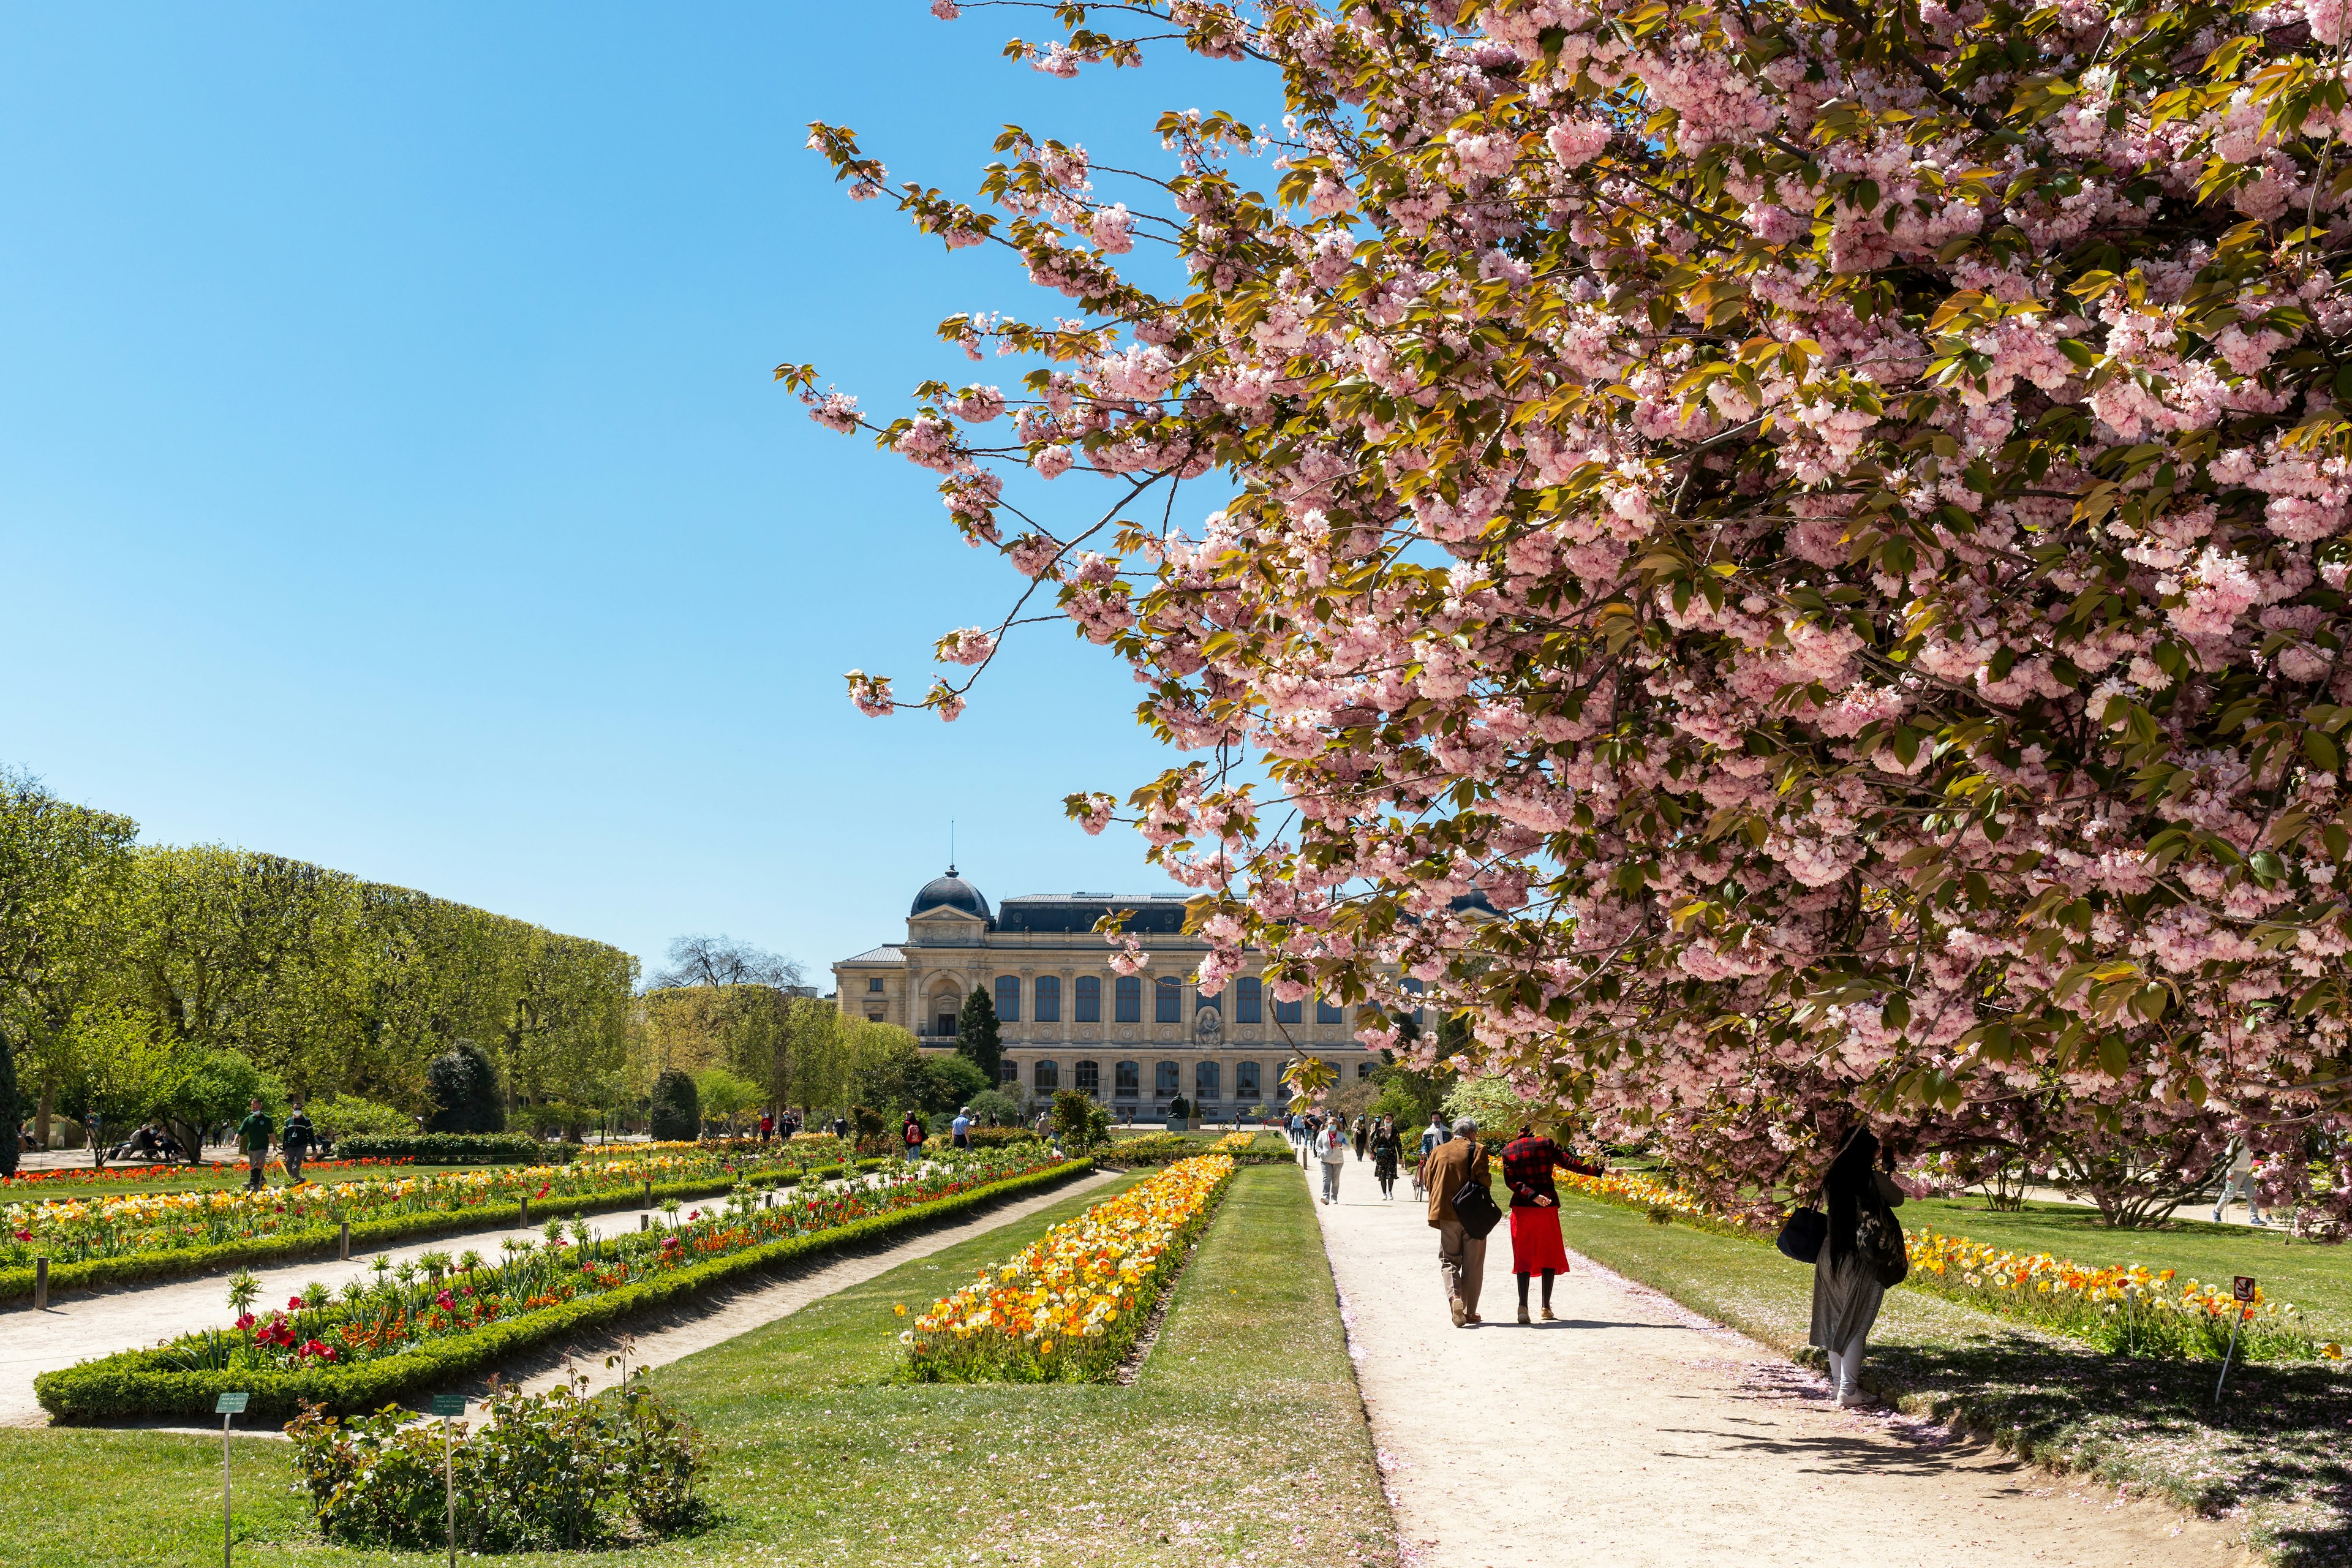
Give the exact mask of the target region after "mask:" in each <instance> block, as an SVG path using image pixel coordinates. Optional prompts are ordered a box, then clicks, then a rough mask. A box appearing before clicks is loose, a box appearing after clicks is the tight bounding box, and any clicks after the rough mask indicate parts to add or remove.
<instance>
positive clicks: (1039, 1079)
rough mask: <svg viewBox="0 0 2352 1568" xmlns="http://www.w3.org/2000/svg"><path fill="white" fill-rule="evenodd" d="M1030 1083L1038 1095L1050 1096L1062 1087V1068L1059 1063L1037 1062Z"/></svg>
mask: <svg viewBox="0 0 2352 1568" xmlns="http://www.w3.org/2000/svg"><path fill="white" fill-rule="evenodd" d="M1031 1081H1032V1082H1034V1084H1036V1086H1037V1092H1038V1093H1039V1094H1051V1093H1053V1092H1054V1091H1055V1089H1059V1088H1061V1087H1062V1067H1061V1064H1060V1063H1059V1062H1039V1063H1038V1064H1037V1066H1036V1068H1035V1070H1034V1077H1033V1078H1032V1079H1031Z"/></svg>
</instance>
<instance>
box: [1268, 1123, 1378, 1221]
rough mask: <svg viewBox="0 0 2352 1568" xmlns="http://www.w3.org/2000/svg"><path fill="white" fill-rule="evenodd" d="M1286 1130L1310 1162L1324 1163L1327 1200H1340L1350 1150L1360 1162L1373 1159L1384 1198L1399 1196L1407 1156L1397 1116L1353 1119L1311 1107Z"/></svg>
mask: <svg viewBox="0 0 2352 1568" xmlns="http://www.w3.org/2000/svg"><path fill="white" fill-rule="evenodd" d="M1285 1130H1286V1131H1287V1133H1288V1134H1289V1137H1290V1142H1291V1147H1293V1148H1294V1149H1297V1150H1298V1151H1299V1152H1300V1155H1301V1157H1302V1158H1303V1159H1304V1160H1306V1161H1307V1163H1313V1164H1318V1165H1320V1166H1321V1167H1322V1169H1323V1201H1324V1202H1325V1203H1327V1204H1336V1203H1338V1202H1339V1173H1340V1172H1342V1171H1344V1170H1346V1169H1347V1168H1348V1158H1349V1154H1350V1153H1353V1154H1354V1156H1355V1158H1356V1161H1357V1163H1362V1162H1363V1161H1365V1160H1367V1159H1369V1160H1370V1161H1371V1163H1372V1180H1373V1181H1375V1182H1378V1183H1379V1184H1380V1187H1381V1201H1383V1202H1388V1201H1391V1200H1393V1199H1394V1198H1395V1196H1396V1184H1397V1171H1398V1167H1399V1166H1400V1165H1401V1164H1402V1162H1403V1157H1404V1140H1403V1139H1402V1136H1401V1135H1400V1134H1399V1133H1398V1131H1397V1128H1396V1120H1395V1118H1393V1117H1388V1116H1359V1117H1357V1118H1356V1119H1355V1121H1353V1122H1350V1121H1348V1120H1347V1119H1346V1118H1344V1117H1339V1116H1326V1115H1324V1114H1323V1113H1322V1112H1320V1111H1312V1110H1310V1111H1307V1112H1303V1113H1300V1114H1297V1115H1294V1116H1292V1117H1291V1118H1290V1120H1289V1121H1287V1122H1286V1123H1285Z"/></svg>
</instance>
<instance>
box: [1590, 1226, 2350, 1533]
mask: <svg viewBox="0 0 2352 1568" xmlns="http://www.w3.org/2000/svg"><path fill="white" fill-rule="evenodd" d="M1559 1212H1560V1226H1561V1230H1562V1232H1563V1234H1564V1235H1565V1236H1566V1237H1567V1239H1568V1244H1569V1245H1570V1247H1575V1248H1576V1249H1577V1250H1579V1251H1580V1252H1582V1253H1584V1254H1585V1255H1586V1256H1587V1257H1589V1258H1592V1259H1593V1260H1594V1261H1596V1262H1598V1263H1601V1264H1603V1265H1605V1266H1607V1267H1608V1268H1612V1269H1614V1270H1616V1271H1617V1272H1618V1273H1620V1274H1622V1275H1624V1276H1625V1277H1626V1278H1627V1279H1633V1280H1637V1281H1639V1282H1640V1283H1642V1284H1643V1285H1646V1286H1648V1287H1650V1288H1651V1289H1654V1290H1657V1291H1659V1292H1661V1293H1662V1294H1664V1295H1666V1296H1670V1297H1672V1298H1674V1299H1675V1300H1677V1301H1680V1302H1681V1303H1683V1304H1684V1305H1685V1306H1686V1307H1689V1308H1691V1309H1692V1310H1695V1311H1698V1312H1701V1313H1704V1314H1705V1315H1706V1316H1707V1317H1710V1318H1712V1319H1714V1320H1716V1321H1717V1322H1720V1323H1725V1324H1727V1325H1728V1326H1730V1327H1732V1328H1735V1329H1738V1331H1741V1332H1742V1333H1744V1334H1746V1335H1748V1337H1749V1338H1750V1339H1753V1340H1755V1341H1757V1342H1759V1343H1761V1344H1764V1345H1766V1346H1769V1348H1771V1349H1773V1350H1775V1351H1778V1352H1780V1353H1782V1354H1784V1355H1787V1356H1789V1357H1790V1359H1791V1360H1794V1361H1797V1362H1800V1363H1804V1364H1806V1365H1809V1366H1815V1367H1818V1366H1820V1365H1821V1364H1822V1355H1821V1352H1819V1351H1817V1350H1814V1349H1812V1348H1811V1346H1810V1345H1808V1344H1807V1343H1806V1339H1807V1337H1808V1334H1809V1333H1810V1331H1811V1311H1812V1270H1811V1268H1806V1267H1804V1266H1802V1265H1800V1264H1795V1263H1791V1262H1790V1261H1789V1260H1788V1259H1787V1258H1782V1257H1781V1256H1780V1254H1779V1253H1777V1252H1775V1251H1773V1250H1772V1249H1771V1248H1770V1247H1759V1246H1757V1245H1756V1244H1755V1243H1753V1242H1750V1241H1746V1240H1739V1239H1735V1238H1733V1237H1727V1236H1720V1235H1713V1234H1709V1233H1707V1232H1706V1231H1702V1230H1698V1229H1695V1228H1692V1227H1690V1226H1684V1225H1680V1224H1675V1225H1664V1226H1661V1225H1654V1224H1652V1223H1650V1221H1649V1219H1648V1216H1647V1215H1643V1214H1642V1213H1639V1212H1636V1211H1633V1210H1630V1209H1626V1208H1622V1207H1619V1206H1616V1205H1608V1204H1601V1203H1595V1202H1592V1201H1591V1200H1589V1199H1583V1198H1578V1197H1571V1196H1570V1195H1568V1194H1562V1196H1561V1201H1560V1211H1559ZM2219 1370H2220V1369H2219V1368H2217V1367H2215V1366H2214V1365H2213V1364H2212V1363H2210V1362H2180V1361H2149V1360H2136V1359H2132V1358H2129V1357H2126V1356H2117V1355H2108V1354H2105V1353H2103V1352H2099V1351H2096V1350H2094V1349H2092V1348H2090V1347H2088V1346H2086V1345H2084V1344H2081V1343H2079V1342H2075V1341H2073V1340H2068V1339H2063V1338H2061V1337H2059V1336H2057V1335H2054V1334H2048V1333H2042V1332H2039V1331H2034V1330H2032V1329H2029V1328H2027V1327H2025V1326H2023V1325H2021V1324H2018V1323H2014V1322H2011V1321H2007V1320H2003V1319H1997V1318H1993V1317H1990V1316H1988V1315H1987V1314H1985V1313H1983V1312H1980V1311H1977V1310H1974V1309H1972V1308H1969V1307H1965V1306H1961V1305H1959V1304H1958V1303H1956V1302H1951V1301H1947V1300H1941V1299H1939V1298H1937V1297H1934V1296H1929V1295H1927V1294H1925V1293H1923V1292H1921V1291H1917V1290H1913V1289H1909V1288H1907V1287H1898V1288H1896V1289H1893V1290H1890V1291H1888V1292H1887V1295H1886V1302H1885V1307H1884V1308H1883V1309H1882V1310H1881V1311H1880V1314H1879V1318H1878V1324H1877V1327H1876V1328H1875V1329H1874V1331H1872V1335H1871V1344H1870V1352H1869V1356H1868V1358H1867V1360H1866V1362H1865V1363H1864V1373H1863V1376H1864V1383H1865V1384H1868V1385H1869V1386H1870V1387H1871V1389H1872V1390H1873V1391H1874V1392H1875V1393H1876V1394H1879V1396H1880V1397H1882V1398H1884V1399H1885V1400H1887V1401H1888V1402H1889V1403H1891V1404H1894V1405H1898V1406H1899V1407H1901V1408H1902V1409H1904V1410H1906V1411H1910V1412H1913V1413H1916V1414H1919V1415H1927V1416H1930V1417H1932V1418H1934V1419H1937V1420H1939V1421H1945V1422H1951V1423H1956V1424H1958V1425H1960V1426H1965V1427H1968V1428H1969V1429H1971V1430H1974V1431H1978V1432H1982V1433H1985V1434H1987V1435H1989V1436H1991V1437H1992V1439H1993V1440H1994V1441H1996V1442H1997V1443H1999V1444H2000V1446H2001V1447H2004V1448H2007V1449H2009V1450H2010V1451H2011V1452H2013V1453H2017V1454H2020V1455H2022V1456H2024V1457H2026V1458H2032V1459H2033V1460H2035V1461H2037V1462H2040V1463H2042V1464H2045V1465H2049V1466H2052V1467H2053V1468H2063V1469H2072V1470H2078V1471H2082V1472H2084V1473H2087V1474H2090V1475H2094V1476H2096V1477H2097V1478H2098V1479H2101V1480H2105V1481H2108V1482H2112V1483H2117V1484H2124V1485H2128V1486H2129V1487H2130V1488H2131V1489H2133V1490H2134V1491H2137V1492H2143V1493H2146V1492H2153V1493H2155V1494H2157V1495H2158V1496H2162V1497H2165V1498H2167V1499H2168V1500H2171V1501H2173V1502H2174V1503H2176V1504H2178V1505H2179V1506H2180V1507H2182V1508H2185V1509H2188V1510H2191V1511H2193V1512H2196V1513H2200V1514H2203V1515H2206V1516H2208V1517H2221V1516H2228V1517H2230V1518H2231V1519H2232V1520H2233V1521H2236V1522H2238V1523H2240V1524H2241V1525H2242V1528H2243V1530H2244V1531H2245V1540H2246V1542H2247V1544H2248V1545H2249V1546H2250V1547H2252V1549H2254V1550H2255V1551H2257V1552H2260V1553H2262V1554H2263V1556H2264V1557H2266V1558H2267V1559H2268V1560H2270V1561H2272V1562H2274V1563H2280V1564H2283V1565H2284V1568H2322V1565H2324V1564H2341V1563H2347V1562H2352V1464H2347V1459H2346V1457H2345V1453H2344V1445H2343V1434H2344V1432H2345V1431H2346V1430H2347V1427H2352V1376H2347V1373H2345V1372H2343V1371H2342V1370H2340V1369H2339V1368H2337V1367H2335V1366H2333V1365H2330V1364H2327V1363H2265V1364H2259V1365H2254V1366H2240V1367H2237V1368H2235V1369H2234V1370H2232V1371H2231V1373H2230V1381H2229V1385H2228V1391H2227V1395H2226V1397H2225V1398H2224V1400H2223V1401H2222V1403H2221V1405H2220V1406H2219V1407H2218V1408H2217V1407H2216V1406H2215V1405H2214V1402H2213V1387H2214V1383H2215V1379H2216V1373H2218V1371H2219Z"/></svg>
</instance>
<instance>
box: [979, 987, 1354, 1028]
mask: <svg viewBox="0 0 2352 1568" xmlns="http://www.w3.org/2000/svg"><path fill="white" fill-rule="evenodd" d="M997 984H999V985H1003V984H1004V982H1003V981H1002V980H1000V981H998V982H997ZM1346 1017H1347V1015H1346V1014H1344V1013H1342V1012H1340V1011H1339V1004H1338V1003H1337V1002H1334V1001H1331V1000H1330V999H1329V998H1328V997H1324V996H1318V997H1317V998H1315V1021H1316V1022H1317V1023H1318V1024H1337V1023H1341V1022H1343V1021H1344V1020H1345V1019H1346Z"/></svg>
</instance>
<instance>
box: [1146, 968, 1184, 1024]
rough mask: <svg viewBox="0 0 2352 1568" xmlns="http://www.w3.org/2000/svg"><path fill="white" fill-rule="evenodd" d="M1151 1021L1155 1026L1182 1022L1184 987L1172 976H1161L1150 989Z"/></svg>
mask: <svg viewBox="0 0 2352 1568" xmlns="http://www.w3.org/2000/svg"><path fill="white" fill-rule="evenodd" d="M1151 1021H1152V1022H1153V1023H1155V1024H1181V1023H1182V1022H1183V1021H1184V987H1183V986H1182V985H1181V984H1177V980H1176V977H1175V976H1174V975H1172V974H1163V975H1161V976H1160V983H1159V984H1157V985H1156V986H1154V987H1153V988H1152V997H1151Z"/></svg>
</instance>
